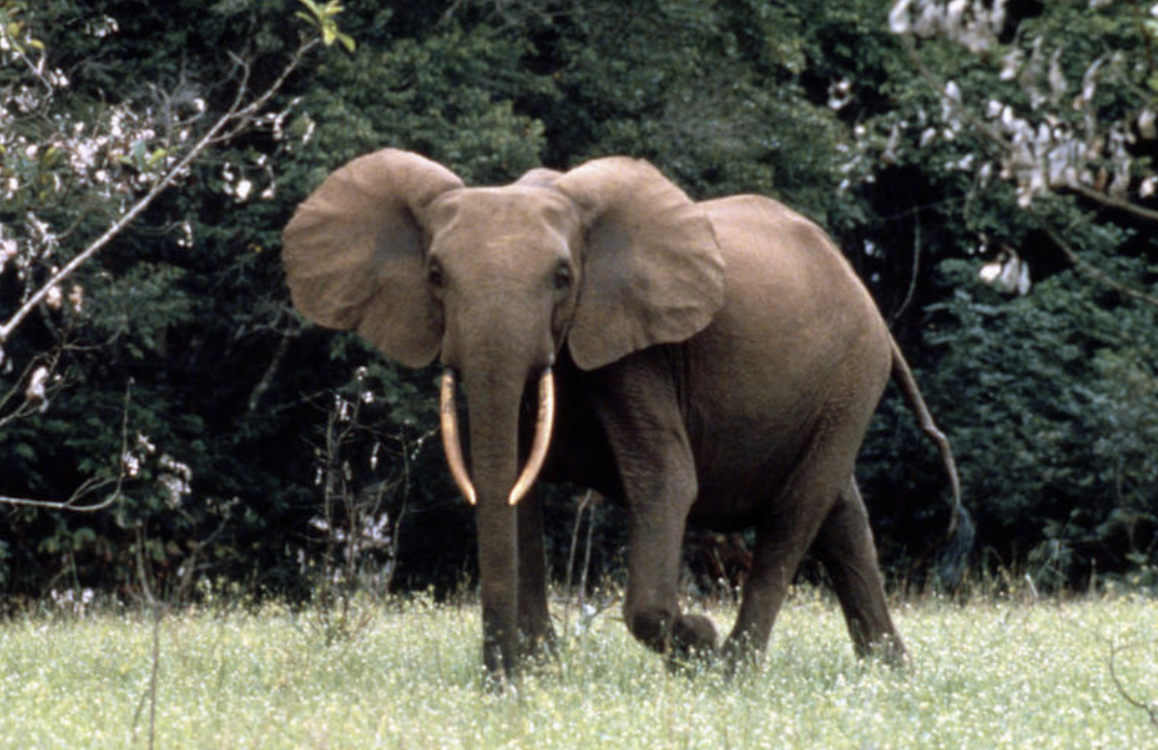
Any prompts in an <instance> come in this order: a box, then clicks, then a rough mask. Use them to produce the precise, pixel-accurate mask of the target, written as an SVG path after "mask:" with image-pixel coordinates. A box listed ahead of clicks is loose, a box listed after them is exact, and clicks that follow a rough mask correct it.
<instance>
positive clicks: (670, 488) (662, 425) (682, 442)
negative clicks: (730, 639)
mask: <svg viewBox="0 0 1158 750" xmlns="http://www.w3.org/2000/svg"><path fill="white" fill-rule="evenodd" d="M611 381H612V382H611V383H609V384H608V387H607V388H606V389H604V392H605V393H606V394H608V395H607V398H606V399H605V400H604V401H603V402H602V403H601V404H600V409H599V411H600V419H601V421H602V423H603V426H604V429H605V431H606V433H607V437H608V442H609V444H610V446H611V449H612V451H613V453H614V456H615V461H616V464H617V466H618V469H619V477H620V482H621V486H622V490H623V494H624V499H625V501H626V504H627V507H628V512H629V513H630V517H631V522H630V536H629V544H630V547H629V551H628V582H627V598H626V602H625V604H624V613H623V614H624V620H625V622H626V623H627V627H628V628H629V629H630V630H631V633H632V635H634V636H635V637H636V638H637V639H638V640H639V641H640V642H642V643H643V644H645V645H646V646H648V647H649V648H651V649H653V650H655V651H658V652H660V653H663V654H667V655H669V656H672V657H676V658H679V657H681V656H686V655H688V654H692V653H696V654H710V653H713V652H714V651H715V648H716V628H715V626H714V625H713V624H712V622H711V620H709V619H708V618H706V617H702V616H698V615H686V614H683V613H681V612H680V606H679V594H678V583H679V570H680V548H681V546H682V544H683V538H684V527H685V524H686V521H687V515H688V511H689V510H690V509H691V507H692V503H693V502H694V501H695V499H696V493H697V491H698V490H697V482H696V472H695V463H694V459H693V456H692V451H691V447H690V445H689V441H688V437H687V432H686V430H685V427H684V423H683V420H682V417H681V415H680V412H679V409H678V407H677V405H676V404H677V403H678V402H677V400H676V396H675V389H674V387H673V385H672V381H671V376H670V373H668V372H667V371H666V370H665V369H664V367H663V366H662V360H660V361H659V362H657V361H654V360H648V359H646V358H645V357H640V358H637V359H636V360H635V361H633V362H632V363H629V364H625V365H624V366H622V367H620V368H618V369H617V371H616V372H615V373H614V377H612V378H611Z"/></svg>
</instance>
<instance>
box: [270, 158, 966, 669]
mask: <svg viewBox="0 0 1158 750" xmlns="http://www.w3.org/2000/svg"><path fill="white" fill-rule="evenodd" d="M284 239H285V251H284V259H285V266H286V272H287V277H288V282H289V286H290V289H291V291H292V295H293V300H294V303H295V305H296V306H297V307H298V308H299V309H300V310H301V311H302V312H303V313H304V314H305V315H306V316H307V317H309V318H311V319H312V320H314V321H315V322H317V323H319V324H321V325H324V326H329V327H332V328H339V329H353V330H357V331H358V332H359V333H360V334H362V335H363V336H364V337H366V338H367V339H368V340H369V341H371V342H372V343H374V344H375V345H376V346H377V347H378V348H379V349H380V350H381V351H382V352H383V353H384V354H385V355H386V356H387V357H388V358H390V359H393V360H395V361H397V362H400V363H402V364H404V365H408V366H411V367H422V366H426V365H429V364H431V363H432V362H434V361H435V360H437V361H439V362H440V364H441V365H442V366H443V367H447V368H453V370H454V371H455V372H456V373H458V375H459V377H460V379H461V381H462V384H463V389H464V392H465V395H466V400H467V411H468V414H469V448H470V450H469V464H470V475H471V479H472V480H473V484H474V487H475V489H476V491H477V528H478V550H479V572H480V578H481V592H480V593H481V600H482V608H483V631H484V633H483V636H484V648H483V652H484V660H485V662H486V665H487V666H488V667H489V668H490V670H491V671H492V673H495V674H504V673H505V674H509V673H511V672H512V671H514V669H515V667H516V664H517V661H518V658H519V655H520V654H521V653H523V652H525V651H526V650H528V649H530V648H534V647H535V646H536V645H538V644H541V643H543V642H544V641H548V640H550V639H551V637H552V627H551V621H550V617H549V614H548V608H547V588H546V573H545V561H544V553H543V518H542V508H541V503H540V500H539V498H538V497H537V496H536V494H535V493H534V492H532V493H531V495H530V496H529V497H528V498H526V499H525V500H523V501H522V503H521V504H519V505H518V506H517V507H511V506H510V505H509V504H508V493H509V492H510V491H511V488H512V485H513V484H514V482H515V479H516V476H517V475H518V473H519V471H520V467H521V465H522V461H524V460H525V456H526V452H527V445H528V443H529V442H530V437H531V434H532V433H533V424H531V425H529V424H528V421H530V422H532V423H533V422H534V419H533V417H532V418H531V419H529V420H528V419H527V418H526V417H525V416H524V418H523V420H522V423H520V412H521V410H522V411H525V410H524V409H522V407H523V405H524V403H525V402H526V401H527V400H529V399H531V397H533V394H534V390H535V389H534V383H535V382H536V380H537V378H538V376H539V374H540V372H541V371H542V370H543V369H544V368H546V367H548V366H550V367H553V371H554V373H555V376H556V379H557V384H558V394H559V395H558V408H557V422H556V427H555V430H554V435H553V439H552V442H551V447H550V451H549V454H548V462H547V466H546V468H545V469H544V475H545V478H548V479H568V480H571V481H573V482H575V483H577V484H580V485H585V486H588V487H593V488H595V489H597V490H599V491H600V492H602V493H603V494H604V495H606V496H608V497H610V498H612V499H614V500H616V501H619V502H621V503H624V504H625V505H626V507H627V509H628V511H629V516H630V525H631V526H630V551H629V558H628V589H627V595H626V603H625V605H624V616H625V621H626V623H627V625H628V627H629V628H630V630H631V632H632V633H633V634H634V635H635V637H636V638H638V639H639V640H640V641H641V642H643V643H644V644H646V645H647V646H649V647H650V648H652V649H654V650H656V651H659V652H661V653H666V654H669V655H672V654H680V653H687V652H699V653H712V652H715V651H716V650H717V649H718V646H717V635H716V629H715V627H714V626H713V624H712V622H711V621H710V620H709V619H707V618H705V617H702V616H699V615H694V614H687V613H684V612H682V611H681V609H680V603H679V598H678V596H677V577H678V573H679V559H680V545H681V543H682V540H683V536H684V528H685V524H687V523H694V524H698V525H702V526H706V527H709V528H713V529H718V530H736V529H744V528H755V530H756V547H755V550H754V563H753V566H752V570H751V572H750V574H749V576H748V578H747V581H746V583H745V586H744V590H743V598H742V601H741V606H740V611H739V616H738V618H737V620H736V623H735V626H734V627H733V629H732V632H731V634H730V635H729V636H728V638H727V640H726V641H725V643H724V644H723V646H722V649H723V651H724V654H725V655H726V657H727V658H728V659H729V660H730V662H731V663H733V664H734V663H736V662H737V661H740V660H743V659H744V658H746V657H749V656H755V655H758V654H759V653H761V652H762V651H763V649H764V647H765V645H766V643H767V641H768V636H769V632H770V630H771V628H772V623H773V621H774V620H775V618H776V614H777V612H778V611H779V609H780V606H781V604H782V603H783V601H784V597H785V594H786V592H787V590H788V586H789V583H790V581H791V580H792V576H793V574H794V572H795V571H796V569H797V566H798V564H799V563H800V560H801V558H802V557H803V556H804V554H805V553H806V552H808V551H809V550H811V551H812V552H813V553H814V554H816V555H817V556H818V557H819V558H820V559H821V560H822V561H823V564H824V565H825V567H826V568H827V570H828V573H829V575H830V577H831V579H832V583H833V585H834V587H835V590H836V594H837V596H838V598H839V601H840V604H841V607H842V609H843V611H844V615H845V617H846V619H847V622H848V628H849V632H850V634H851V636H852V640H853V644H854V646H855V648H856V651H857V653H858V654H862V655H863V654H870V653H880V654H881V655H883V656H884V657H886V658H887V659H889V660H891V661H894V662H901V661H903V660H904V658H905V650H904V647H903V645H902V643H901V639H900V637H899V636H898V634H897V631H896V629H895V628H894V627H893V623H892V621H891V620H890V618H889V613H888V610H887V609H886V605H885V597H884V593H883V587H882V582H881V574H880V571H879V568H878V565H877V558H876V552H875V549H874V545H873V538H872V533H871V531H870V529H869V524H868V521H867V517H866V513H865V507H864V504H863V502H862V501H861V497H860V495H859V493H858V491H857V486H856V482H855V480H854V479H853V465H854V461H855V458H856V454H857V451H858V450H859V448H860V444H861V440H862V438H863V436H864V433H865V430H866V428H867V426H868V423H869V419H870V417H871V416H872V414H873V411H874V410H875V408H876V406H877V402H878V400H879V399H880V396H881V393H882V391H883V389H884V387H885V384H886V382H887V381H888V380H889V377H890V374H892V375H894V376H896V377H897V379H898V383H899V385H900V386H901V389H902V392H903V393H905V395H906V396H907V398H908V400H909V403H910V406H912V407H913V408H915V409H916V410H917V411H918V414H919V415H920V416H921V419H922V423H923V426H924V427H926V429H927V431H929V432H930V434H933V435H934V436H936V435H937V433H935V428H933V426H932V422H931V420H929V418H928V413H927V411H925V410H924V405H923V403H921V400H920V395H919V393H918V392H917V390H916V386H915V384H914V383H913V381H912V377H911V374H910V373H909V371H908V368H907V366H906V365H905V363H904V360H903V359H902V358H901V356H900V353H899V351H898V350H897V348H896V345H895V343H894V342H893V340H892V338H891V336H890V335H889V332H888V330H887V329H886V327H885V324H884V322H883V321H882V319H881V316H880V314H879V312H878V311H877V309H876V307H875V305H874V304H873V301H872V299H871V298H870V296H869V294H868V293H867V291H866V290H865V288H864V286H863V285H862V284H861V283H860V282H859V281H858V279H857V278H856V276H855V274H854V273H853V271H852V269H851V267H850V266H849V264H848V263H847V262H846V261H845V259H844V258H843V257H842V255H841V254H840V252H839V251H838V250H837V249H836V248H835V247H834V246H833V244H832V243H831V242H830V241H829V239H828V238H827V237H826V236H825V235H824V233H823V232H822V231H821V230H820V229H819V228H818V227H816V226H815V225H814V224H812V223H811V222H809V221H807V220H806V219H804V218H803V217H801V216H800V215H799V214H796V213H794V212H793V211H791V210H789V209H788V208H786V207H784V206H783V205H781V204H779V203H776V202H775V201H772V200H769V199H767V198H762V197H758V196H736V197H731V198H724V199H720V200H713V201H708V202H704V203H694V202H692V201H691V200H689V199H688V198H687V196H685V195H684V194H683V193H682V192H681V191H680V190H679V189H678V188H677V187H676V186H675V185H673V184H672V183H671V182H669V181H668V180H667V179H665V178H664V177H663V175H661V174H660V173H659V172H658V171H656V170H655V169H654V168H653V167H651V166H650V165H649V164H647V163H645V162H641V161H636V160H632V159H627V158H622V157H612V158H606V159H598V160H595V161H591V162H588V163H586V164H584V165H582V166H580V167H577V168H575V169H573V170H572V171H570V172H567V173H565V174H560V173H555V172H551V171H549V170H535V171H533V172H531V173H529V174H528V175H526V176H525V177H524V178H523V179H522V180H520V181H519V182H517V183H515V184H513V185H509V186H505V187H495V188H468V187H465V186H464V185H463V184H462V182H461V180H459V178H458V177H456V176H455V175H454V174H453V173H451V172H450V171H449V170H447V169H445V168H444V167H442V166H440V165H438V164H436V163H434V162H431V161H429V160H427V159H425V158H423V157H421V156H418V155H417V154H412V153H407V152H402V151H396V150H389V149H388V150H385V151H380V152H377V153H373V154H370V155H367V156H364V157H362V158H360V159H356V160H354V161H353V162H350V163H349V164H347V165H345V166H344V167H342V168H341V169H339V170H337V171H336V172H335V173H334V174H333V175H331V176H330V177H329V179H327V180H326V182H325V183H324V184H323V185H322V186H321V187H320V188H318V190H317V191H315V192H314V194H313V195H311V196H310V197H309V199H308V200H306V201H305V202H303V203H302V204H301V206H300V207H299V208H298V210H297V213H296V214H295V216H294V218H293V220H292V221H291V222H290V224H289V226H288V227H287V228H286V230H285V236H284ZM942 447H943V449H944V450H945V453H946V456H947V457H948V455H949V454H948V452H947V445H946V444H944V443H943V441H942Z"/></svg>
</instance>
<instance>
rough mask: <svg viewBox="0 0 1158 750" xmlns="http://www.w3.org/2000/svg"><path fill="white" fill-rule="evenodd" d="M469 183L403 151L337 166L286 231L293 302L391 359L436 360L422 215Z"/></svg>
mask: <svg viewBox="0 0 1158 750" xmlns="http://www.w3.org/2000/svg"><path fill="white" fill-rule="evenodd" d="M462 186H463V184H462V180H460V179H459V178H458V176H457V175H455V174H454V173H453V172H451V171H450V170H448V169H446V168H445V167H443V166H441V165H439V164H437V163H435V162H433V161H430V160H429V159H426V158H425V157H422V156H419V155H418V154H413V153H409V152H406V151H398V150H396V149H385V150H382V151H377V152H375V153H372V154H368V155H366V156H362V157H359V158H357V159H355V160H353V161H351V162H349V163H348V164H346V165H345V166H343V167H341V168H340V169H338V170H337V171H336V172H334V173H333V174H332V175H330V176H329V177H328V178H327V179H326V181H325V182H323V183H322V185H321V187H319V188H318V189H317V190H315V191H314V192H313V194H312V195H310V197H309V198H307V199H306V200H305V201H303V202H302V204H301V205H300V206H298V209H297V211H296V212H295V213H294V216H293V219H291V220H290V223H289V224H288V225H287V226H286V228H285V231H284V232H283V234H282V239H283V244H284V249H283V250H282V259H283V261H284V263H285V271H286V280H287V282H288V284H289V288H290V294H291V295H292V297H293V302H294V305H295V306H296V307H297V308H298V309H299V310H301V311H302V313H303V314H304V315H305V316H306V317H308V318H309V319H310V320H312V321H314V322H315V323H318V324H320V325H323V326H326V327H328V328H338V329H342V330H356V331H357V332H358V333H359V334H361V335H362V336H363V337H364V338H365V339H366V340H368V341H369V342H370V343H372V344H374V345H375V346H376V347H378V348H379V349H380V350H381V351H382V353H383V354H385V355H386V356H387V357H389V358H390V359H393V360H396V361H398V362H401V363H402V364H404V365H407V366H409V367H423V366H425V365H428V364H430V363H431V361H433V360H434V357H435V356H436V355H437V354H438V348H439V344H440V341H441V333H442V332H441V323H440V321H439V320H438V315H437V311H436V309H435V307H434V306H433V303H432V301H431V299H430V295H429V294H428V292H427V290H426V284H425V281H424V279H425V271H424V254H425V243H426V239H425V234H426V232H425V231H424V227H423V220H422V216H423V213H424V210H425V208H426V207H427V206H428V205H429V204H430V202H431V201H433V200H434V199H435V198H437V197H438V196H439V195H441V194H443V193H445V192H447V191H450V190H455V189H458V188H461V187H462Z"/></svg>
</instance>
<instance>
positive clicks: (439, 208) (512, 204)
mask: <svg viewBox="0 0 1158 750" xmlns="http://www.w3.org/2000/svg"><path fill="white" fill-rule="evenodd" d="M430 217H431V220H430V229H431V234H432V240H433V246H434V247H435V248H436V249H438V250H441V251H443V252H453V251H455V250H458V249H462V250H471V251H477V250H479V249H483V248H486V249H490V250H493V251H499V250H504V249H508V250H514V249H516V248H521V249H523V250H524V251H525V250H528V249H530V248H532V247H535V246H540V247H541V248H542V249H544V250H546V249H556V250H562V251H566V249H567V248H568V247H569V246H570V244H571V243H572V242H573V241H574V239H575V238H577V237H578V236H579V213H578V211H577V210H576V208H575V206H574V204H573V203H572V202H571V201H570V200H569V199H568V198H567V197H566V196H564V195H562V194H561V193H559V192H558V191H556V190H553V189H550V188H541V187H530V188H528V187H523V186H515V185H512V186H508V187H501V188H467V189H464V190H456V191H454V192H453V193H451V194H448V195H446V196H444V197H442V198H440V199H439V200H438V201H436V202H435V203H434V204H433V205H432V206H431V207H430Z"/></svg>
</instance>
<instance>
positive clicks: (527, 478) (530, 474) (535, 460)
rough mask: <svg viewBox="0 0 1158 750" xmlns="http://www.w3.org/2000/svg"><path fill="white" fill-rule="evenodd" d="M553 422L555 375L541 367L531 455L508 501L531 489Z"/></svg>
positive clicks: (541, 462)
mask: <svg viewBox="0 0 1158 750" xmlns="http://www.w3.org/2000/svg"><path fill="white" fill-rule="evenodd" d="M554 424H555V376H554V375H552V374H551V368H550V367H546V368H544V369H543V374H542V375H540V376H539V414H538V417H537V418H536V420H535V439H534V441H533V442H532V443H531V455H530V457H528V458H527V465H526V466H525V467H523V473H522V474H519V479H518V481H517V482H515V487H514V489H512V490H511V495H510V498H509V502H510V504H511V505H516V504H518V502H519V501H520V500H522V499H523V497H524V496H525V495H526V494H527V490H529V489H531V485H532V484H534V483H535V479H536V478H538V476H539V472H540V471H541V470H542V469H543V462H544V461H546V460H547V448H548V447H549V446H550V445H551V429H552V427H554Z"/></svg>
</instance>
